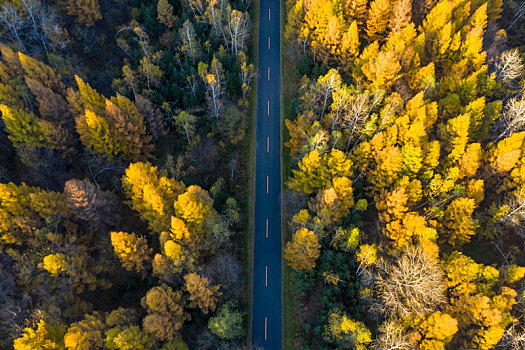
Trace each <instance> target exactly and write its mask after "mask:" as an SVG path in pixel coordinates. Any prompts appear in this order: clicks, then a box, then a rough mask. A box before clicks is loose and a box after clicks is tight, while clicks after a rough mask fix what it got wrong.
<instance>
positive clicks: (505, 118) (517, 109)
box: [497, 97, 525, 140]
mask: <svg viewBox="0 0 525 350" xmlns="http://www.w3.org/2000/svg"><path fill="white" fill-rule="evenodd" d="M498 121H499V122H498V126H497V128H499V129H500V130H501V131H500V132H499V135H498V137H497V140H499V139H501V138H503V137H507V136H510V135H511V134H513V133H515V132H519V131H521V130H523V128H524V127H525V98H524V97H522V98H521V99H519V100H518V99H517V98H515V97H513V98H510V99H509V100H508V102H507V104H506V105H505V108H504V110H503V113H502V114H501V116H500V117H499V118H498Z"/></svg>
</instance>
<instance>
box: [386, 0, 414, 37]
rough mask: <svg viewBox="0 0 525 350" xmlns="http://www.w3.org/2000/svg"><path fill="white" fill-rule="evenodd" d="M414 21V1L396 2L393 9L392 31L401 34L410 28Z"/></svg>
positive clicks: (402, 0)
mask: <svg viewBox="0 0 525 350" xmlns="http://www.w3.org/2000/svg"><path fill="white" fill-rule="evenodd" d="M411 19H412V0H396V2H395V3H394V7H393V9H392V21H391V23H390V31H391V32H392V33H394V34H395V33H399V32H400V31H401V30H402V29H403V28H405V27H406V26H408V25H409V24H410V22H411Z"/></svg>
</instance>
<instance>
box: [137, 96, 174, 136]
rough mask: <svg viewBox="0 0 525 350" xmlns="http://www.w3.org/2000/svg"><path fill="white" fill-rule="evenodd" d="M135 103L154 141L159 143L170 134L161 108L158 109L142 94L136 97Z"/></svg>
mask: <svg viewBox="0 0 525 350" xmlns="http://www.w3.org/2000/svg"><path fill="white" fill-rule="evenodd" d="M135 103H136V105H137V108H138V109H139V112H140V115H142V116H143V117H144V119H145V120H146V122H147V125H148V130H149V132H150V133H151V136H152V140H153V141H157V140H159V139H160V138H161V137H164V136H166V135H167V134H168V129H167V127H166V123H165V122H164V115H163V113H162V111H161V110H160V108H158V107H156V106H155V105H154V104H153V103H151V102H150V101H149V100H148V99H146V98H145V97H144V96H142V95H140V94H136V95H135Z"/></svg>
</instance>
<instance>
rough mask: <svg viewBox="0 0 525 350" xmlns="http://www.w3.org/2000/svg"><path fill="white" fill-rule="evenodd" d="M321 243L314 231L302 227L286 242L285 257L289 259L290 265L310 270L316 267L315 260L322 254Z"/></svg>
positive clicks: (297, 268)
mask: <svg viewBox="0 0 525 350" xmlns="http://www.w3.org/2000/svg"><path fill="white" fill-rule="evenodd" d="M319 248H321V245H320V244H319V241H318V240H317V236H316V235H315V233H313V232H312V231H310V230H308V229H306V228H301V229H299V230H297V231H296V232H295V233H294V234H293V236H292V239H291V241H289V242H288V243H287V244H286V248H285V249H284V258H285V259H286V260H288V265H290V266H291V267H292V268H294V269H296V270H301V271H305V272H307V271H310V270H311V269H313V268H314V267H315V261H316V260H317V258H318V257H319V255H320V254H321V253H320V251H319Z"/></svg>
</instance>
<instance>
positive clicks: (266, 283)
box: [264, 265, 268, 287]
mask: <svg viewBox="0 0 525 350" xmlns="http://www.w3.org/2000/svg"><path fill="white" fill-rule="evenodd" d="M264 285H265V286H266V287H268V265H266V280H265V282H264Z"/></svg>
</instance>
